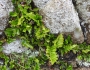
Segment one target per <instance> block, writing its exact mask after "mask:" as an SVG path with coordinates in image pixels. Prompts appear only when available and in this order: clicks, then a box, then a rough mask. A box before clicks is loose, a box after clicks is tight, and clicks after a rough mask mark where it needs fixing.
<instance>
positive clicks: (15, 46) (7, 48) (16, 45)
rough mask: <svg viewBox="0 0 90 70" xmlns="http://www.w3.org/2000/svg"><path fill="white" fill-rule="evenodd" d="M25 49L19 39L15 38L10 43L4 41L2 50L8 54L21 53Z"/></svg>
mask: <svg viewBox="0 0 90 70" xmlns="http://www.w3.org/2000/svg"><path fill="white" fill-rule="evenodd" d="M25 50H26V48H23V47H22V45H21V40H19V39H17V40H15V41H13V42H11V43H10V44H8V43H5V44H4V45H3V52H4V53H5V54H10V53H14V52H15V53H21V52H24V51H25Z"/></svg>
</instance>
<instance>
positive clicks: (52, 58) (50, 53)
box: [46, 46, 58, 65]
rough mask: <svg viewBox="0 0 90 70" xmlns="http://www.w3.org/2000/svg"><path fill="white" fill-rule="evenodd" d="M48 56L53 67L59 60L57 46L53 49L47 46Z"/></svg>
mask: <svg viewBox="0 0 90 70" xmlns="http://www.w3.org/2000/svg"><path fill="white" fill-rule="evenodd" d="M46 55H47V57H48V58H49V59H50V62H51V64H52V65H53V64H54V63H55V62H56V61H57V60H58V55H57V53H56V48H55V46H52V47H49V46H47V49H46Z"/></svg>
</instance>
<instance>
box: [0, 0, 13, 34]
mask: <svg viewBox="0 0 90 70" xmlns="http://www.w3.org/2000/svg"><path fill="white" fill-rule="evenodd" d="M12 10H13V5H12V2H11V0H0V35H1V34H2V32H3V31H4V29H5V27H6V26H7V21H8V17H9V12H10V11H12Z"/></svg>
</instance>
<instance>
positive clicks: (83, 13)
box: [75, 0, 90, 44]
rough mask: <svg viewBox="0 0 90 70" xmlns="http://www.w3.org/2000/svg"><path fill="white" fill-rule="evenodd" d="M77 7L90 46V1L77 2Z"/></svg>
mask: <svg viewBox="0 0 90 70" xmlns="http://www.w3.org/2000/svg"><path fill="white" fill-rule="evenodd" d="M75 7H76V9H77V11H78V13H79V17H80V19H81V25H82V27H83V31H84V36H85V39H86V41H87V43H89V44H90V0H75Z"/></svg>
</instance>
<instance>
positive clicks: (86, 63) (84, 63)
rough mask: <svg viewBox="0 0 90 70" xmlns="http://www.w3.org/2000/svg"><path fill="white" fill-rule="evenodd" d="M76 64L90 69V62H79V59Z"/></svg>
mask: <svg viewBox="0 0 90 70" xmlns="http://www.w3.org/2000/svg"><path fill="white" fill-rule="evenodd" d="M76 62H77V64H78V65H79V66H81V67H82V66H85V67H90V62H85V61H82V60H79V59H76Z"/></svg>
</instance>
